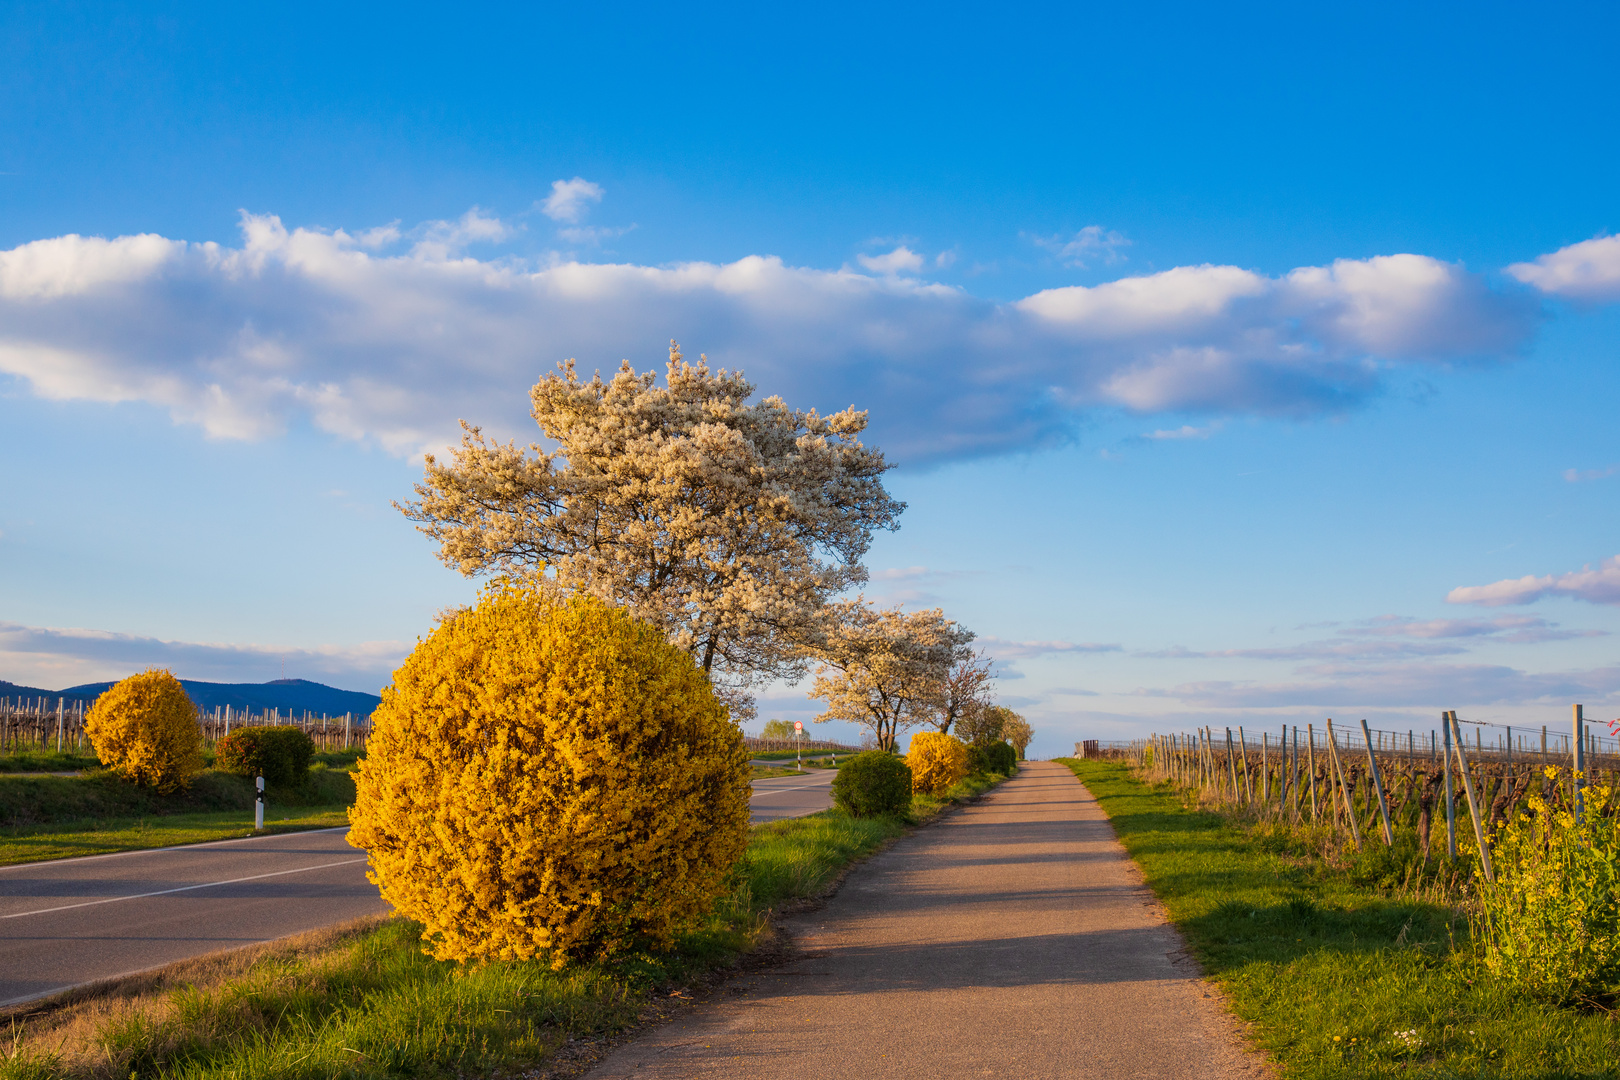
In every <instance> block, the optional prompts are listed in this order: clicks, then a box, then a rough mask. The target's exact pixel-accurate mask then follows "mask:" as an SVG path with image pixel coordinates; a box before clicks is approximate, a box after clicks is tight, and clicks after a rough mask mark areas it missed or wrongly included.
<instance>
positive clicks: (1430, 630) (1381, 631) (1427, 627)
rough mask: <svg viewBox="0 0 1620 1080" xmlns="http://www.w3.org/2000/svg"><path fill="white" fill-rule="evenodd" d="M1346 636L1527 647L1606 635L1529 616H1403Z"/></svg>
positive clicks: (1372, 623) (1355, 629)
mask: <svg viewBox="0 0 1620 1080" xmlns="http://www.w3.org/2000/svg"><path fill="white" fill-rule="evenodd" d="M1346 633H1349V634H1361V635H1372V636H1378V637H1408V638H1490V639H1492V640H1495V641H1507V642H1512V643H1514V644H1529V643H1535V642H1542V641H1568V640H1570V639H1571V638H1581V637H1602V636H1604V635H1605V634H1606V633H1607V631H1604V630H1560V629H1558V628H1557V627H1556V626H1555V624H1553V623H1549V622H1548V621H1547V620H1546V619H1537V618H1534V617H1532V616H1529V615H1499V616H1497V617H1496V618H1494V619H1411V618H1407V617H1406V616H1404V615H1380V616H1379V617H1378V618H1376V619H1369V620H1368V621H1367V622H1366V623H1365V624H1363V625H1361V626H1357V627H1352V628H1351V629H1349V630H1347V631H1346Z"/></svg>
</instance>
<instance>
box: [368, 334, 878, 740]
mask: <svg viewBox="0 0 1620 1080" xmlns="http://www.w3.org/2000/svg"><path fill="white" fill-rule="evenodd" d="M670 344H671V347H670V351H669V365H668V368H667V377H666V381H665V385H664V386H659V385H658V384H657V380H656V376H655V374H654V373H653V372H650V371H649V372H642V373H638V372H637V371H636V370H635V369H634V368H632V367H631V366H630V364H629V362H628V361H626V362H624V363H623V364H621V365H620V367H619V370H618V373H617V374H615V375H614V376H613V378H612V379H611V380H608V381H604V380H603V379H602V377H601V376H600V375H597V376H595V377H593V378H592V379H590V380H589V381H586V380H583V379H581V378H579V376H578V375H577V373H576V372H575V369H574V362H573V361H572V360H570V361H567V362H566V363H564V364H561V365H559V370H558V372H557V373H554V374H550V375H547V376H545V377H544V378H542V379H541V380H540V382H539V383H537V384H536V385H535V387H534V390H533V391H532V393H531V398H532V401H533V406H534V407H533V416H534V420H535V423H536V424H538V425H539V427H540V431H541V433H542V434H543V435H544V436H545V437H546V438H547V439H550V440H552V441H554V443H555V444H556V448H555V449H551V450H548V449H545V448H543V447H541V446H538V445H531V446H529V447H527V448H523V447H518V446H515V445H513V444H512V443H510V442H508V443H506V444H505V445H502V444H500V443H498V442H495V441H492V440H490V439H487V438H485V436H484V435H483V433H482V432H481V431H480V430H479V428H478V427H476V426H473V425H469V424H466V423H465V422H463V425H462V426H463V428H464V432H463V435H462V440H461V446H460V448H459V449H457V450H455V451H453V452H452V454H451V457H450V460H448V461H440V460H438V459H437V458H434V457H431V456H430V457H428V458H427V465H426V472H425V475H424V478H423V481H422V482H421V483H420V484H417V485H416V494H417V499H416V501H414V502H407V503H404V504H401V505H399V509H400V510H401V511H403V512H404V513H405V515H406V516H407V517H409V518H411V520H413V521H415V522H417V523H418V527H419V528H420V529H421V531H422V532H424V533H425V534H427V535H428V536H429V537H431V538H432V539H434V540H435V541H437V542H438V544H439V556H440V558H441V559H442V560H443V561H444V562H445V563H446V564H447V565H449V566H452V567H454V568H456V569H457V570H460V571H461V572H462V573H463V574H468V575H474V574H485V573H489V574H503V573H505V574H518V575H535V574H543V573H547V572H548V571H549V574H550V576H551V578H552V580H553V581H554V582H555V583H556V584H557V585H558V586H559V587H562V588H564V589H568V590H583V591H585V592H589V593H592V594H594V595H597V596H600V597H602V598H604V599H607V600H610V601H612V602H614V603H617V604H621V605H623V606H625V607H627V608H628V609H629V610H630V611H631V612H632V613H633V614H635V615H636V616H637V617H639V618H642V619H646V620H649V621H651V622H653V623H654V624H656V625H658V626H661V627H663V628H664V629H665V630H666V631H667V632H668V633H669V636H670V640H671V641H673V642H674V643H675V644H677V645H679V646H680V647H682V648H684V649H686V650H688V651H689V652H690V653H691V654H692V656H693V658H694V659H695V660H696V661H697V663H698V664H699V665H700V666H701V667H702V668H703V669H704V670H705V671H707V672H708V673H709V674H710V677H711V678H712V679H713V680H714V682H715V685H716V687H717V689H719V690H721V692H722V693H723V694H724V695H725V696H726V697H727V698H728V700H729V702H730V703H731V704H732V705H733V707H734V709H736V710H737V711H738V712H739V713H740V714H741V715H744V716H746V715H751V714H752V708H751V706H752V700H751V698H750V697H749V695H748V693H747V688H748V687H749V686H753V685H757V684H758V683H761V682H764V681H768V680H771V679H779V678H780V679H789V680H792V679H797V678H799V677H801V676H802V675H803V674H804V672H805V671H806V669H807V659H806V652H805V649H806V647H807V645H808V644H810V643H811V642H812V640H813V639H814V638H815V637H816V628H817V627H818V626H819V625H821V621H822V620H821V616H822V614H823V611H824V610H825V608H826V607H827V605H828V603H829V601H830V600H831V598H832V597H833V596H835V595H837V594H838V593H840V592H843V591H844V590H846V589H849V588H851V587H853V586H856V585H859V584H860V583H862V582H864V581H865V580H866V568H865V567H864V566H863V565H862V564H861V559H862V557H863V556H864V555H865V554H866V551H867V548H868V547H869V545H870V543H871V536H872V532H873V531H874V530H876V529H892V528H895V527H896V519H897V518H898V517H899V515H900V513H901V511H902V510H904V509H905V504H904V503H901V502H897V501H896V500H894V499H892V498H890V496H889V494H888V492H887V491H886V490H885V489H884V487H883V483H882V477H883V473H884V472H885V471H887V470H888V468H889V465H888V464H887V463H886V462H885V461H884V460H883V454H882V452H881V451H879V450H877V449H876V448H874V447H869V446H865V445H863V444H862V443H861V442H860V439H859V435H860V433H861V431H862V430H864V429H865V427H866V413H864V412H858V411H856V410H855V409H854V408H849V409H845V410H843V411H842V412H837V413H833V414H831V415H829V416H821V415H819V414H818V413H817V412H815V411H814V410H810V411H800V410H794V409H789V408H788V406H787V405H786V403H784V402H783V401H782V399H781V398H779V397H769V398H766V399H764V400H763V401H760V402H757V403H755V404H749V401H748V399H749V398H750V397H751V396H752V395H753V393H754V386H753V385H752V384H750V383H749V382H747V381H746V380H745V379H744V378H743V375H742V373H741V372H737V373H736V374H730V373H728V372H726V371H725V370H724V369H721V370H720V371H719V372H718V373H711V372H710V371H709V368H708V361H707V357H704V358H703V359H702V362H700V363H698V364H695V365H694V364H688V363H686V362H685V360H684V359H683V358H682V356H681V353H680V350H679V347H678V346H676V345H675V343H674V342H671V343H670Z"/></svg>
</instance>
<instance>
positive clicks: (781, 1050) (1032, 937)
mask: <svg viewBox="0 0 1620 1080" xmlns="http://www.w3.org/2000/svg"><path fill="white" fill-rule="evenodd" d="M786 928H787V929H788V931H789V932H790V933H791V934H793V936H794V938H795V939H796V941H797V943H798V945H799V947H800V948H801V950H802V952H801V953H800V956H799V958H798V959H796V960H794V961H793V962H791V963H788V964H785V965H783V966H781V967H777V968H773V969H771V970H768V971H763V972H759V973H755V974H750V975H746V976H741V977H738V978H736V979H734V980H732V981H730V982H729V983H727V984H726V985H725V986H724V987H722V988H721V989H720V990H719V991H718V992H717V993H716V994H715V995H713V997H712V998H711V999H710V1000H709V1001H708V1002H706V1003H704V1004H702V1005H699V1006H697V1007H695V1008H694V1009H693V1010H692V1011H691V1012H690V1013H688V1014H686V1015H685V1016H684V1017H682V1018H681V1019H679V1020H676V1021H674V1022H673V1023H670V1024H668V1025H666V1026H665V1027H662V1028H659V1029H656V1030H654V1031H652V1032H650V1033H648V1034H647V1035H645V1036H643V1037H642V1038H640V1039H638V1040H636V1041H634V1042H631V1043H628V1044H626V1045H625V1046H623V1047H621V1048H619V1049H618V1050H617V1051H616V1052H614V1053H613V1054H612V1055H610V1056H609V1057H608V1058H607V1059H606V1060H605V1061H603V1062H602V1063H601V1064H600V1065H598V1066H597V1067H596V1068H595V1069H594V1070H592V1072H591V1073H590V1074H589V1075H590V1077H591V1078H592V1080H610V1078H621V1077H623V1078H629V1077H636V1078H673V1077H702V1078H705V1080H710V1078H713V1080H725V1078H732V1077H737V1078H741V1077H748V1078H751V1080H773V1078H777V1077H795V1078H797V1077H805V1078H811V1077H814V1078H816V1080H838V1078H844V1077H847V1078H851V1080H854V1078H863V1080H864V1078H866V1077H879V1078H890V1077H893V1078H916V1080H939V1078H940V1077H979V1076H1018V1077H1097V1078H1102V1080H1114V1078H1121V1077H1132V1078H1135V1077H1142V1078H1146V1077H1153V1078H1163V1080H1180V1078H1187V1080H1193V1078H1198V1080H1225V1078H1233V1077H1257V1076H1260V1075H1263V1074H1264V1072H1265V1068H1264V1066H1263V1064H1262V1062H1261V1059H1260V1058H1259V1057H1258V1056H1256V1055H1254V1054H1252V1053H1249V1052H1247V1051H1245V1050H1243V1049H1242V1048H1241V1047H1240V1046H1239V1044H1238V1042H1237V1039H1236V1035H1235V1028H1234V1025H1233V1022H1232V1021H1231V1020H1230V1018H1229V1017H1228V1016H1227V1015H1226V1014H1225V1013H1224V1012H1223V1011H1222V1010H1221V1009H1220V1008H1219V1007H1218V1005H1217V1003H1216V1000H1215V999H1213V998H1212V997H1210V996H1209V994H1210V992H1209V991H1208V989H1207V988H1206V987H1205V986H1204V984H1203V983H1202V982H1201V981H1200V980H1199V978H1198V977H1197V975H1196V973H1195V972H1194V970H1193V968H1192V966H1191V964H1190V963H1188V962H1187V961H1185V960H1184V959H1181V958H1180V952H1179V951H1180V949H1181V940H1180V938H1179V937H1178V936H1177V935H1176V934H1175V932H1174V931H1173V930H1172V929H1171V928H1170V927H1169V926H1168V925H1167V924H1166V923H1165V922H1164V919H1163V917H1162V915H1161V914H1160V912H1159V907H1158V905H1157V903H1156V902H1155V901H1154V900H1153V897H1152V894H1151V893H1150V892H1148V890H1147V889H1146V888H1145V887H1144V886H1143V885H1142V884H1141V877H1140V874H1139V872H1138V871H1137V869H1136V867H1135V865H1134V864H1133V863H1132V862H1131V861H1130V860H1129V858H1128V857H1127V856H1126V855H1125V851H1124V849H1123V848H1122V847H1120V845H1119V842H1118V841H1117V840H1115V839H1114V834H1113V830H1112V829H1111V827H1110V826H1109V824H1108V819H1107V817H1106V815H1104V814H1103V812H1102V810H1101V808H1100V807H1098V805H1097V802H1096V800H1095V799H1093V798H1092V797H1091V794H1090V792H1088V791H1087V790H1086V789H1085V788H1084V787H1083V786H1082V785H1081V784H1080V782H1079V781H1078V780H1076V779H1075V778H1074V775H1073V774H1072V773H1070V772H1069V771H1068V770H1067V769H1065V768H1063V767H1062V766H1061V765H1055V764H1051V763H1047V762H1029V763H1026V764H1025V766H1024V768H1023V771H1022V772H1021V773H1020V774H1019V776H1018V777H1017V778H1016V779H1013V780H1011V781H1009V782H1007V783H1006V784H1003V785H1002V786H1001V787H1000V788H998V789H997V790H996V791H995V792H993V793H992V794H991V795H989V796H988V797H987V798H986V799H984V800H983V801H981V802H979V803H976V804H973V805H971V806H968V807H965V808H963V809H962V810H960V811H958V812H957V813H955V814H953V815H951V816H950V817H948V818H947V819H945V820H944V821H941V822H940V823H938V824H937V825H934V826H932V827H930V828H928V829H924V830H921V831H919V832H918V833H916V834H915V835H913V836H911V837H909V838H907V839H906V840H903V841H901V842H900V843H899V844H897V845H895V846H894V847H892V848H890V849H889V850H888V851H886V852H884V853H882V854H880V855H878V856H877V857H876V858H874V859H872V860H871V861H870V862H868V863H867V864H865V865H864V866H861V867H859V868H857V869H856V871H855V872H854V873H853V874H851V876H850V878H849V879H848V881H846V882H845V884H844V887H843V888H842V889H841V890H840V891H839V893H838V895H837V896H835V897H834V898H833V899H832V900H831V901H830V902H829V903H828V904H827V905H826V906H825V907H824V908H822V909H821V910H819V911H816V912H814V913H811V914H809V915H807V916H804V917H802V918H800V919H798V920H796V921H790V922H789V923H788V924H787V927H786Z"/></svg>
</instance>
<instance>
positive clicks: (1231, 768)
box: [1226, 728, 1238, 802]
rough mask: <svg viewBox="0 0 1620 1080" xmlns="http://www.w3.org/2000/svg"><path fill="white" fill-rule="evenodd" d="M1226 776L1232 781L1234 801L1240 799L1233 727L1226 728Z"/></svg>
mask: <svg viewBox="0 0 1620 1080" xmlns="http://www.w3.org/2000/svg"><path fill="white" fill-rule="evenodd" d="M1226 777H1227V779H1228V780H1230V781H1231V782H1232V801H1233V802H1237V801H1238V779H1237V762H1235V761H1233V760H1232V729H1231V728H1227V729H1226Z"/></svg>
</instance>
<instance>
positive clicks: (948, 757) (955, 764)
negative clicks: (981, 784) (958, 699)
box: [906, 731, 968, 795]
mask: <svg viewBox="0 0 1620 1080" xmlns="http://www.w3.org/2000/svg"><path fill="white" fill-rule="evenodd" d="M906 764H907V765H909V766H911V790H912V791H914V792H917V793H920V794H928V795H934V794H937V793H939V792H941V791H944V790H945V789H946V788H948V787H950V786H951V785H952V784H954V783H956V782H957V781H958V780H961V779H962V777H964V776H966V775H967V774H968V748H967V744H966V743H964V742H963V741H962V740H961V739H958V738H956V737H954V736H951V735H946V734H944V733H942V732H938V731H919V732H918V733H917V734H915V735H913V736H912V737H911V747H910V749H909V750H908V751H907V753H906Z"/></svg>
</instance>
